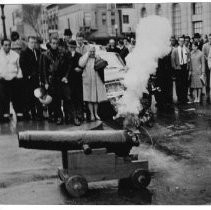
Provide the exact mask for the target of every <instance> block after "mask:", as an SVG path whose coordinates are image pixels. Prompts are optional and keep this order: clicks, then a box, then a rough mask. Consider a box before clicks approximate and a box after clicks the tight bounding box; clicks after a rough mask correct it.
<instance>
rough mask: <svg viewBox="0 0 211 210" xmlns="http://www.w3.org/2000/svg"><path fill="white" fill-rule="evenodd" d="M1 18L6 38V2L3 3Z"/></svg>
mask: <svg viewBox="0 0 211 210" xmlns="http://www.w3.org/2000/svg"><path fill="white" fill-rule="evenodd" d="M1 19H2V26H3V33H4V39H6V38H7V33H6V25H5V15H4V4H1Z"/></svg>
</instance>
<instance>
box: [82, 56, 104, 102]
mask: <svg viewBox="0 0 211 210" xmlns="http://www.w3.org/2000/svg"><path fill="white" fill-rule="evenodd" d="M94 64H95V58H90V57H89V55H88V53H86V54H85V55H83V56H82V57H81V58H80V60H79V66H81V67H83V68H84V70H83V74H82V79H83V99H84V101H87V102H97V103H98V102H102V101H106V100H107V95H106V89H105V85H104V84H103V82H102V80H101V79H100V77H99V75H98V72H96V71H95V70H94Z"/></svg>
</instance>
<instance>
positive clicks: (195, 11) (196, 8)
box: [192, 2, 202, 15]
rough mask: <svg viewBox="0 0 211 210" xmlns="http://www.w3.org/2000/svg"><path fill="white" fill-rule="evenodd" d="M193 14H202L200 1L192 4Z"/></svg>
mask: <svg viewBox="0 0 211 210" xmlns="http://www.w3.org/2000/svg"><path fill="white" fill-rule="evenodd" d="M192 10H193V15H201V14H202V3H200V2H198V3H193V4H192Z"/></svg>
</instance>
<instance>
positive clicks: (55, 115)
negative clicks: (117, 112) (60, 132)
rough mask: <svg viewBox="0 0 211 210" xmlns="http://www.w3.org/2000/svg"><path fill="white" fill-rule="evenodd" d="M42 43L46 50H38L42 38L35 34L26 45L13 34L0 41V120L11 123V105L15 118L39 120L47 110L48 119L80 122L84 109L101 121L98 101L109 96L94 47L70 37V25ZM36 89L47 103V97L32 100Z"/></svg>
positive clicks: (79, 36)
mask: <svg viewBox="0 0 211 210" xmlns="http://www.w3.org/2000/svg"><path fill="white" fill-rule="evenodd" d="M14 37H15V38H14ZM46 46H47V50H44V49H42V48H41V42H40V40H39V39H38V38H36V37H33V36H29V37H28V43H27V45H25V44H24V43H23V42H22V41H21V40H20V39H19V35H18V34H17V32H15V33H13V34H12V40H9V39H3V40H2V41H1V50H0V121H1V122H9V121H10V113H11V110H10V108H11V106H10V103H12V105H13V108H14V111H15V113H16V116H17V120H36V121H42V120H44V119H45V116H44V113H46V111H47V113H48V120H49V121H50V122H54V123H56V124H58V125H60V124H63V123H67V124H68V123H74V124H75V125H77V126H78V125H80V124H81V123H82V121H83V120H84V115H85V114H84V113H86V118H87V120H90V121H95V120H100V117H99V115H98V104H99V103H100V102H102V101H105V100H107V97H106V89H105V85H104V82H103V81H102V79H101V77H100V75H99V73H98V72H97V71H96V70H95V62H96V61H98V59H99V58H98V57H97V56H96V54H95V47H90V46H88V45H85V44H84V37H83V35H82V34H80V33H78V34H77V37H76V41H75V40H73V39H72V32H71V30H70V29H65V31H64V38H63V39H59V38H58V37H56V36H52V37H51V38H50V41H49V43H47V45H46ZM104 68H105V67H104ZM35 90H36V91H35ZM37 90H40V92H46V95H48V96H50V98H51V101H50V102H48V101H46V100H49V97H46V98H45V99H44V98H38V97H37V98H36V97H35V96H36V94H35V92H36V93H37ZM84 104H85V105H84Z"/></svg>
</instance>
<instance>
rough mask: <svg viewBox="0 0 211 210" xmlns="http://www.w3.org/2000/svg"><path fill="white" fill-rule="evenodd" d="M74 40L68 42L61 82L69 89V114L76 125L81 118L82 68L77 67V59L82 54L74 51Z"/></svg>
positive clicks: (75, 45)
mask: <svg viewBox="0 0 211 210" xmlns="http://www.w3.org/2000/svg"><path fill="white" fill-rule="evenodd" d="M76 47H77V44H76V41H74V40H71V41H69V42H68V50H69V53H68V54H67V61H68V71H67V73H66V75H65V77H64V78H63V79H62V81H63V82H68V84H69V87H70V91H71V105H72V106H71V114H72V116H73V121H74V124H75V125H76V126H79V125H80V124H81V121H82V118H83V111H82V110H83V86H82V68H80V67H79V65H78V61H79V59H80V57H81V56H82V55H81V54H80V53H78V52H77V51H76Z"/></svg>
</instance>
